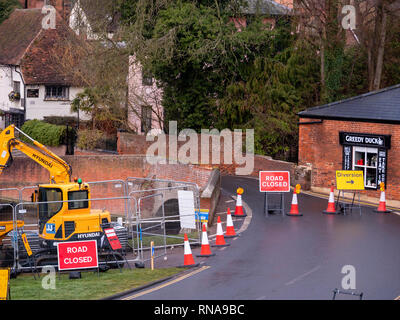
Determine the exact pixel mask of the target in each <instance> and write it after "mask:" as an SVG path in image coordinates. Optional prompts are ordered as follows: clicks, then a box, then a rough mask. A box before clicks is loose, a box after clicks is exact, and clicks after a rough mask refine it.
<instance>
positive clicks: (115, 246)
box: [104, 228, 122, 250]
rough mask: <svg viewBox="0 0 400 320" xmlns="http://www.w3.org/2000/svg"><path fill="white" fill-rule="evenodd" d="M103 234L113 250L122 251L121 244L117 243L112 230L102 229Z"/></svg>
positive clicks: (115, 235) (117, 240)
mask: <svg viewBox="0 0 400 320" xmlns="http://www.w3.org/2000/svg"><path fill="white" fill-rule="evenodd" d="M104 233H105V234H106V236H107V239H108V242H109V243H110V246H111V248H112V249H113V250H119V249H122V246H121V242H120V241H119V239H118V236H117V234H116V233H115V229H114V228H106V229H104Z"/></svg>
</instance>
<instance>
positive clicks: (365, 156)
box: [353, 146, 378, 189]
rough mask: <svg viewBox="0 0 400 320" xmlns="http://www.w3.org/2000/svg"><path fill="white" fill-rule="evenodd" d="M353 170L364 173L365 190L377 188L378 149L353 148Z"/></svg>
mask: <svg viewBox="0 0 400 320" xmlns="http://www.w3.org/2000/svg"><path fill="white" fill-rule="evenodd" d="M353 170H358V171H363V172H364V186H365V188H373V189H376V188H377V186H378V175H377V172H378V148H368V147H356V146H354V147H353Z"/></svg>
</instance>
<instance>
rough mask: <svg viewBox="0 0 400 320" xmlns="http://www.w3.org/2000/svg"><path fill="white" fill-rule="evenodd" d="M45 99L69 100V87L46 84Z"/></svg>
mask: <svg viewBox="0 0 400 320" xmlns="http://www.w3.org/2000/svg"><path fill="white" fill-rule="evenodd" d="M45 99H48V100H69V87H66V86H46V94H45Z"/></svg>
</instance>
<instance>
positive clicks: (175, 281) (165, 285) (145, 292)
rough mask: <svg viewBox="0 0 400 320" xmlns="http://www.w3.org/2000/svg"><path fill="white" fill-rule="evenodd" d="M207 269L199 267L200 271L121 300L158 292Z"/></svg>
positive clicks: (206, 267)
mask: <svg viewBox="0 0 400 320" xmlns="http://www.w3.org/2000/svg"><path fill="white" fill-rule="evenodd" d="M209 268H210V266H203V267H201V268H200V269H197V270H194V271H192V272H190V273H188V274H185V275H183V276H181V277H178V278H176V279H174V280H171V281H168V282H166V283H164V284H161V285H159V286H157V287H154V288H151V289H148V290H145V291H142V292H139V293H136V294H133V295H131V296H128V297H125V298H123V299H122V300H132V299H135V298H138V297H141V296H143V295H145V294H149V293H152V292H154V291H157V290H160V289H162V288H165V287H167V286H169V285H171V284H174V283H177V282H179V281H182V280H184V279H186V278H189V277H191V276H194V275H195V274H197V273H199V272H202V271H204V270H207V269H209Z"/></svg>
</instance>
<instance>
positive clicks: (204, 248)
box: [197, 224, 215, 257]
mask: <svg viewBox="0 0 400 320" xmlns="http://www.w3.org/2000/svg"><path fill="white" fill-rule="evenodd" d="M211 256H215V253H211V249H210V243H209V242H208V236H207V230H206V225H205V224H203V233H202V235H201V250H200V254H198V255H197V257H211Z"/></svg>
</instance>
